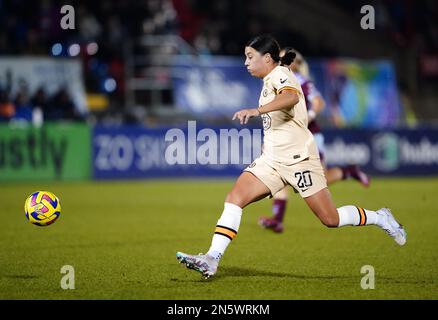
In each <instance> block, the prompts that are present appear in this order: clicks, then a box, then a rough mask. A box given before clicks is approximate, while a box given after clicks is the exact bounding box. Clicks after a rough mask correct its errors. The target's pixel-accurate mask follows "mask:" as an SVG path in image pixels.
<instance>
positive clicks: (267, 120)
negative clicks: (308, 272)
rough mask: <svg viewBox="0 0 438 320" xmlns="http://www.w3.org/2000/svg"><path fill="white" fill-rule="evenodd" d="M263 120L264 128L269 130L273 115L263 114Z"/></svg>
mask: <svg viewBox="0 0 438 320" xmlns="http://www.w3.org/2000/svg"><path fill="white" fill-rule="evenodd" d="M262 120H263V129H264V130H268V129H269V128H270V127H271V121H272V119H271V117H270V116H269V114H266V113H264V114H262Z"/></svg>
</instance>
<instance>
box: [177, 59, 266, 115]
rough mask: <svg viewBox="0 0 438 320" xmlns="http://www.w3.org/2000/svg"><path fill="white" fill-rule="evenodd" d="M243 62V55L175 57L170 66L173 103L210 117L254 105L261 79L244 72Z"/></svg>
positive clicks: (230, 113) (227, 113) (231, 112)
mask: <svg viewBox="0 0 438 320" xmlns="http://www.w3.org/2000/svg"><path fill="white" fill-rule="evenodd" d="M244 62H245V61H244V58H243V57H242V58H234V57H217V56H215V57H210V56H208V57H201V58H197V59H195V58H191V57H185V56H182V57H177V58H176V59H175V61H174V63H173V68H172V80H173V95H174V100H175V104H176V106H177V107H178V108H181V109H183V110H185V111H189V112H193V113H195V114H205V116H210V117H218V116H223V115H225V116H226V117H230V115H232V114H233V113H234V112H236V111H238V110H240V109H243V108H255V107H257V106H258V100H259V95H260V90H261V88H262V81H261V80H260V79H258V78H254V77H252V76H251V75H250V74H249V73H248V71H247V70H246V68H245V65H244Z"/></svg>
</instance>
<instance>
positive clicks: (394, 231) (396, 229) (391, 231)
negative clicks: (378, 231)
mask: <svg viewBox="0 0 438 320" xmlns="http://www.w3.org/2000/svg"><path fill="white" fill-rule="evenodd" d="M377 214H379V215H381V216H382V218H383V219H382V220H383V223H382V225H381V226H380V227H381V228H382V229H383V230H385V232H386V233H387V234H388V235H389V236H391V237H392V238H393V239H394V240H395V242H397V244H399V245H400V246H403V245H404V244H405V243H406V238H407V233H406V231H405V229H403V226H402V225H401V224H400V223H398V222H397V220H395V218H394V216H393V215H392V213H391V210H389V209H388V208H382V209H379V210H377Z"/></svg>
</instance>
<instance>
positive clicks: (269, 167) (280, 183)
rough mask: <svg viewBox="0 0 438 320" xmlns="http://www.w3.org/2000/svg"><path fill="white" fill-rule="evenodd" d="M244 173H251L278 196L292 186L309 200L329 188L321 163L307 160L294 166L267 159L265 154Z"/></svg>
mask: <svg viewBox="0 0 438 320" xmlns="http://www.w3.org/2000/svg"><path fill="white" fill-rule="evenodd" d="M244 171H247V172H251V173H252V174H253V175H255V176H256V177H257V178H258V179H259V180H260V181H262V182H263V183H264V184H265V185H266V186H267V187H268V189H269V190H270V191H271V195H274V194H276V193H277V192H278V191H280V190H281V189H283V188H284V187H285V186H286V185H290V186H292V187H293V188H294V189H295V191H296V192H298V193H299V194H300V195H301V197H303V198H307V197H310V196H311V195H314V194H315V193H317V192H318V191H320V190H322V189H324V188H326V187H327V180H326V178H325V175H324V169H323V168H322V165H321V161H320V159H318V158H314V159H310V158H307V159H305V160H303V161H300V162H298V163H295V164H292V165H285V164H282V163H279V162H273V161H271V160H270V159H267V158H266V157H265V156H264V155H263V154H262V155H261V156H260V157H259V158H257V159H256V160H254V162H253V163H252V164H250V165H249V166H248V167H247V168H246V169H245V170H244Z"/></svg>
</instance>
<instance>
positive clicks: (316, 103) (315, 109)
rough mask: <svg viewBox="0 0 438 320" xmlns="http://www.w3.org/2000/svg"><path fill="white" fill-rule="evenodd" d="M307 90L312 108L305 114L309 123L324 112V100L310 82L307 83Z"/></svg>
mask: <svg viewBox="0 0 438 320" xmlns="http://www.w3.org/2000/svg"><path fill="white" fill-rule="evenodd" d="M308 90H309V96H310V105H311V106H312V107H311V108H310V109H309V110H308V112H307V114H308V117H309V122H310V121H312V120H313V119H315V118H316V116H317V115H318V114H320V113H321V112H322V110H324V108H325V100H324V98H323V97H322V96H321V93H320V92H319V91H318V89H316V87H315V86H314V84H313V83H312V82H309V83H308Z"/></svg>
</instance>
